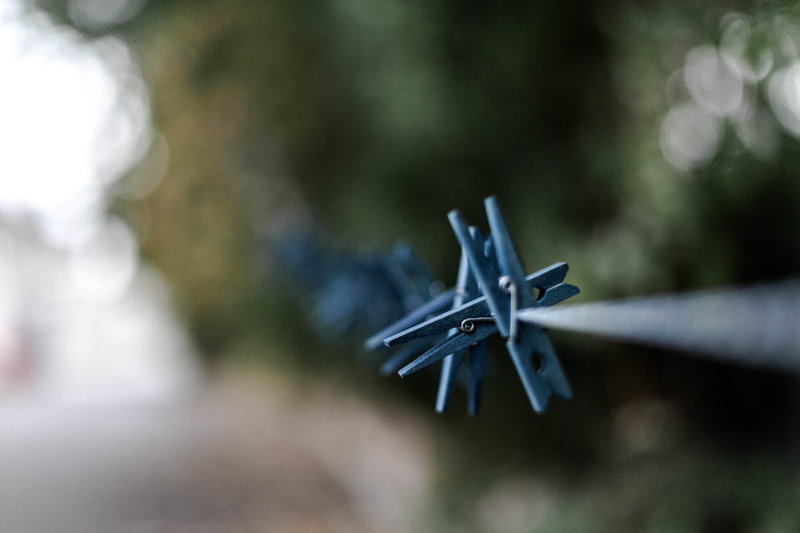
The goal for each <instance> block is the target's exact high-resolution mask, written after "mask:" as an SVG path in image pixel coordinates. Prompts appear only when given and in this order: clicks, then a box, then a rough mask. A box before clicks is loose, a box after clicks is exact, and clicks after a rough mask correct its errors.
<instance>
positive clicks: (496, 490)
mask: <svg viewBox="0 0 800 533" xmlns="http://www.w3.org/2000/svg"><path fill="white" fill-rule="evenodd" d="M0 41H2V42H1V43H0V69H2V82H1V83H0V147H1V149H0V254H1V255H0V258H1V260H0V432H1V433H2V438H0V493H1V494H2V496H1V497H0V528H2V529H3V531H48V530H49V531H52V530H59V531H84V532H85V531H137V532H138V531H193V532H194V531H420V532H428V531H463V532H485V531H492V532H494V531H498V532H505V531H508V532H512V531H513V532H516V531H529V532H540V531H541V532H544V531H589V532H592V531H597V532H601V531H631V532H632V531H651V532H673V531H675V532H677V531H698V532H723V531H724V532H737V531H757V532H782V531H797V530H798V529H800V416H799V415H798V413H799V412H800V411H799V409H800V394H798V376H797V375H796V374H791V373H783V372H778V371H774V370H766V369H758V368H748V367H742V366H737V365H734V364H725V363H723V362H719V361H716V362H711V361H707V360H703V359H698V358H694V357H691V356H690V355H686V354H679V353H675V352H672V351H668V350H657V349H651V348H643V347H637V346H632V345H626V344H619V343H611V342H607V341H601V340H597V339H593V338H589V337H583V336H580V335H574V334H567V333H558V332H555V333H553V334H552V339H553V342H554V345H555V347H556V350H557V352H558V353H559V356H560V358H561V360H562V364H563V366H564V368H565V370H566V372H567V375H568V376H569V379H570V381H571V384H572V387H573V391H574V398H573V399H572V400H570V401H562V400H555V401H554V402H553V403H552V404H551V407H550V408H549V409H548V411H547V412H546V413H545V414H543V415H536V414H535V413H533V411H532V410H531V408H530V406H529V404H528V402H527V399H526V397H525V395H524V391H523V389H522V386H521V384H520V382H519V379H518V377H517V376H516V374H515V372H514V370H513V368H512V365H511V363H510V361H509V359H508V357H507V355H506V352H505V350H504V349H503V346H502V343H500V342H496V344H490V353H491V355H490V358H489V359H490V360H489V367H488V369H487V376H486V381H485V387H484V398H483V406H482V412H481V414H480V416H478V417H475V418H471V417H468V416H467V415H466V412H465V411H466V401H465V398H464V396H465V393H464V391H463V390H456V392H455V394H454V398H453V402H452V404H451V406H450V409H449V411H448V412H447V413H446V414H444V415H436V414H435V413H434V411H433V405H434V398H435V393H436V387H437V382H438V366H437V368H435V369H434V370H432V371H430V372H428V371H423V372H420V373H418V374H415V375H413V376H410V377H408V378H406V379H404V380H402V382H401V381H400V379H399V378H397V377H396V376H388V377H382V376H380V375H379V371H378V369H379V367H380V365H381V363H382V362H383V357H384V355H385V354H383V355H382V354H378V355H375V354H368V353H365V351H364V350H363V348H362V343H363V340H364V339H365V338H366V337H368V336H369V335H370V334H372V333H374V330H375V329H376V327H380V325H382V324H379V323H382V322H386V321H390V320H391V319H393V318H395V317H396V316H398V315H399V314H400V313H401V312H402V311H401V308H402V306H400V305H399V304H398V303H397V295H396V294H394V295H393V294H391V293H390V294H388V295H386V294H384V293H381V290H380V287H381V285H380V283H378V284H377V285H370V284H371V283H374V282H375V274H374V270H375V269H374V268H373V267H374V265H376V264H379V263H381V261H383V258H385V257H386V255H385V254H390V253H391V250H392V249H393V247H394V246H395V244H396V243H397V242H399V241H403V242H405V243H408V244H409V245H411V246H412V247H413V248H414V250H415V251H416V253H417V255H418V256H419V259H420V261H421V262H422V263H423V264H424V265H426V267H427V269H428V270H429V271H430V273H431V275H432V277H433V278H434V279H436V280H440V282H441V286H445V285H446V286H450V285H452V284H453V283H454V282H455V277H456V271H457V267H458V259H459V248H458V246H457V243H456V240H455V238H454V236H453V235H452V233H451V230H450V227H449V224H448V222H447V219H446V213H447V211H449V210H450V209H453V208H459V209H461V211H462V213H463V214H464V215H465V217H466V218H467V220H468V221H470V222H472V223H476V224H481V225H483V223H484V215H483V205H482V199H483V198H484V197H485V196H488V195H490V194H495V195H497V197H498V199H499V201H500V204H501V206H502V208H503V212H504V214H505V216H506V219H507V223H508V226H509V229H510V231H511V234H512V236H513V237H514V238H515V241H516V244H517V248H518V249H519V250H520V253H521V255H522V259H523V262H524V263H525V265H526V267H527V269H528V271H529V272H533V271H535V270H538V269H540V268H543V267H545V266H547V265H549V264H551V263H553V262H555V261H562V260H563V261H567V262H568V263H569V264H570V266H571V270H570V272H569V274H568V276H567V280H566V281H568V282H570V283H573V284H576V285H578V286H579V287H580V288H581V294H580V295H578V296H577V297H575V298H574V299H573V300H574V301H576V302H578V301H585V302H588V301H594V300H602V299H607V298H616V297H623V296H629V295H644V294H654V293H658V292H672V291H681V290H695V289H701V288H709V287H724V286H730V285H743V284H747V283H750V282H755V281H772V280H781V279H786V278H790V277H796V276H797V274H798V272H800V209H798V207H800V142H799V140H800V49H799V47H800V9H799V8H798V7H797V6H796V5H795V3H793V2H780V1H778V2H759V3H755V4H753V3H750V2H739V1H733V0H731V1H715V2H706V3H704V5H702V6H698V5H696V4H695V3H693V2H685V1H682V2H661V1H649V2H643V3H630V2H623V1H614V0H610V1H595V2H589V3H581V4H578V5H564V4H563V3H559V2H522V1H511V2H504V3H502V5H488V4H483V3H480V2H450V3H447V2H444V3H442V2H421V1H416V0H412V1H408V2H390V1H388V0H372V1H365V0H328V1H316V2H314V1H284V0H270V1H262V2H253V1H246V0H231V1H228V2H210V1H187V0H159V1H147V0H36V1H35V2H30V1H26V0H0ZM483 227H484V228H485V225H484V226H483ZM354 272H355V273H354ZM364 272H366V273H364ZM437 286H438V285H437ZM342 287H345V288H342ZM798 327H800V325H798Z"/></svg>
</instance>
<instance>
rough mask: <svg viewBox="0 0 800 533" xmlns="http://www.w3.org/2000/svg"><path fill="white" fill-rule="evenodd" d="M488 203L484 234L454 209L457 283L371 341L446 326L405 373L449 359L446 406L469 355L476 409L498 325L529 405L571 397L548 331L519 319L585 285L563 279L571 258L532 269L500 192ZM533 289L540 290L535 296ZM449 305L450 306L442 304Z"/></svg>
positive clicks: (402, 338)
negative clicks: (511, 229) (489, 343)
mask: <svg viewBox="0 0 800 533" xmlns="http://www.w3.org/2000/svg"><path fill="white" fill-rule="evenodd" d="M485 208H486V214H487V218H488V220H489V228H490V230H491V234H490V237H489V238H486V239H484V237H483V236H482V235H481V234H480V232H479V231H478V230H477V229H476V228H471V227H468V226H467V224H466V223H465V222H464V220H463V218H462V217H461V215H460V214H459V213H458V211H451V212H450V213H449V215H448V217H449V219H450V224H451V226H452V228H453V231H454V232H455V234H456V238H457V239H458V242H459V244H460V245H461V249H462V260H461V265H460V268H459V276H458V283H457V285H456V288H455V289H453V290H452V291H448V292H446V293H443V294H442V295H440V300H438V301H437V300H436V299H434V300H431V301H430V302H428V304H426V305H423V306H422V307H420V308H417V309H416V310H414V311H412V312H411V313H409V314H408V315H407V316H406V317H405V318H404V319H401V320H400V321H398V322H397V323H395V324H394V325H392V326H390V327H388V328H386V329H385V330H383V331H382V332H380V333H378V334H377V335H375V336H374V337H372V338H371V339H370V341H368V343H373V344H374V343H375V342H376V341H377V340H379V339H382V340H383V342H384V344H386V345H387V346H395V345H397V344H400V343H405V342H409V341H412V340H416V339H421V338H427V337H431V336H435V335H443V334H444V333H445V332H446V334H447V336H446V337H445V338H444V340H442V341H440V342H437V343H436V344H435V345H434V346H433V347H432V348H430V349H429V350H428V351H426V352H425V353H423V354H422V355H420V356H419V357H417V358H416V359H415V360H414V361H412V362H411V363H409V364H408V365H406V366H404V367H403V368H401V369H400V371H399V373H400V375H401V376H406V375H408V374H411V373H413V372H416V371H417V370H419V369H421V368H424V367H426V366H428V365H430V364H432V363H434V362H436V361H439V360H441V359H444V363H443V367H442V374H441V378H440V383H439V394H438V398H437V402H436V407H437V410H438V411H443V410H444V409H445V408H446V406H447V403H448V400H449V398H450V395H451V393H452V389H453V384H454V382H455V380H456V377H457V375H458V371H459V368H460V366H461V364H462V361H463V360H464V358H465V357H467V358H468V361H469V364H468V365H467V374H468V376H467V383H468V391H469V412H470V414H475V413H476V412H477V409H478V402H479V396H480V385H481V381H482V378H483V369H484V364H485V350H486V346H485V339H486V338H487V337H489V336H491V335H493V334H495V333H499V334H500V335H501V336H502V337H504V338H505V339H506V348H507V349H508V352H509V354H510V356H511V359H512V361H513V362H514V366H515V368H516V370H517V373H518V374H519V376H520V379H521V380H522V384H523V386H524V388H525V392H526V393H527V395H528V399H529V400H530V402H531V405H532V406H533V408H534V410H536V411H537V412H542V411H544V410H545V408H546V407H547V404H548V402H549V400H550V397H551V396H552V395H553V394H556V395H558V396H561V397H563V398H569V397H570V396H571V395H572V393H571V390H570V387H569V384H568V383H567V379H566V377H565V376H564V373H563V371H562V369H561V364H560V363H559V361H558V358H557V356H556V354H555V351H554V349H553V346H552V344H551V343H550V339H549V337H548V336H547V333H546V332H545V331H544V330H543V329H542V328H541V327H539V326H537V325H535V324H530V323H524V322H521V321H519V320H518V317H517V313H518V312H519V311H521V310H522V309H530V308H536V307H543V306H549V305H553V304H555V303H558V302H560V301H562V300H565V299H567V298H569V297H570V296H573V295H575V294H577V293H578V292H579V291H578V288H577V287H575V286H574V285H570V284H568V283H564V277H565V276H566V274H567V269H568V266H567V264H566V263H555V264H553V265H550V266H549V267H547V268H545V269H542V270H540V271H538V272H536V273H534V274H531V275H529V276H527V277H526V276H525V274H524V269H523V267H522V263H521V262H520V260H519V257H518V255H517V252H516V250H515V249H514V246H513V244H512V242H511V238H510V236H509V234H508V230H507V228H506V225H505V221H504V220H503V217H502V215H501V213H500V209H499V207H498V205H497V201H496V199H495V198H494V197H490V198H487V199H486V200H485ZM534 289H536V290H537V291H538V295H537V296H536V297H534V295H533V290H534ZM434 301H435V304H434V303H433V302H434ZM448 306H449V307H450V310H449V311H445V312H442V311H443V309H446V307H448ZM436 313H440V314H436ZM431 315H434V316H432V317H431Z"/></svg>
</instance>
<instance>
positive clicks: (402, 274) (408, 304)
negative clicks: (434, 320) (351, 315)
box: [364, 245, 455, 375]
mask: <svg viewBox="0 0 800 533" xmlns="http://www.w3.org/2000/svg"><path fill="white" fill-rule="evenodd" d="M381 265H382V271H383V272H384V274H385V275H386V277H387V280H388V285H390V286H391V287H392V289H393V291H394V292H395V293H397V297H398V299H399V300H400V301H401V302H402V305H403V308H404V312H405V313H406V315H405V316H404V317H402V318H401V319H400V320H398V321H396V322H394V323H392V324H390V325H389V326H386V327H384V328H383V329H382V330H381V331H379V332H378V333H376V334H375V335H373V336H372V337H370V338H369V339H367V340H366V341H365V343H364V347H365V348H366V349H367V350H370V351H379V350H380V349H381V348H384V343H383V339H384V338H386V337H388V336H390V335H393V334H395V333H397V332H398V331H402V330H404V329H406V328H408V327H410V326H413V325H414V324H416V323H418V322H420V321H421V320H424V319H425V318H427V317H429V316H431V315H435V314H437V313H441V312H442V311H444V310H445V309H447V308H449V307H450V306H451V305H452V301H453V297H454V295H455V289H451V290H449V291H444V292H439V291H440V290H441V289H439V288H438V285H439V284H438V283H437V282H435V281H434V279H433V277H432V276H431V275H430V274H429V273H428V271H427V269H426V268H425V267H424V265H423V264H422V262H421V261H420V260H419V259H418V258H417V256H416V254H414V252H413V250H412V249H411V248H410V247H409V246H407V245H398V246H396V247H395V249H394V251H393V253H392V254H391V255H387V256H385V257H384V258H383V261H382V262H381ZM440 338H441V336H434V337H430V338H418V339H415V340H414V341H413V342H411V343H409V344H408V345H406V346H404V347H403V348H402V349H400V350H397V351H395V352H394V353H393V354H391V355H390V356H389V358H388V359H387V360H386V361H384V363H383V364H382V365H381V374H384V375H386V374H391V373H393V372H396V371H397V369H398V368H400V367H402V366H403V365H405V364H406V363H408V361H409V360H411V359H413V358H414V357H415V356H416V354H418V353H420V351H425V350H426V349H428V348H430V347H431V346H432V345H433V344H435V343H436V342H438V341H439V340H440Z"/></svg>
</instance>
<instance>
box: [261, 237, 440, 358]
mask: <svg viewBox="0 0 800 533" xmlns="http://www.w3.org/2000/svg"><path fill="white" fill-rule="evenodd" d="M269 252H270V256H271V257H272V259H273V260H277V263H278V264H277V265H276V266H278V267H280V270H282V271H283V272H285V273H286V274H287V275H288V276H289V277H290V278H291V281H292V286H294V287H296V289H297V290H298V292H299V293H300V294H301V295H302V296H304V298H302V299H301V300H303V301H304V302H305V303H306V304H307V307H308V308H309V310H308V316H309V324H310V326H311V327H312V328H313V329H314V330H315V331H316V332H317V333H318V334H319V335H320V336H321V337H323V338H341V337H345V336H360V337H362V338H363V335H364V334H365V333H369V332H372V331H375V330H376V329H378V328H381V327H383V326H385V325H386V324H388V323H390V322H393V321H395V320H397V319H398V318H399V317H401V316H403V315H404V314H406V313H408V312H410V311H411V310H413V309H416V308H418V307H419V306H420V305H422V304H423V303H424V302H426V301H428V300H429V299H430V298H431V297H432V295H435V294H436V292H437V290H438V287H439V284H437V283H436V282H435V281H434V279H433V277H432V276H431V275H430V273H429V272H428V271H427V269H426V268H425V267H424V265H423V264H422V263H421V262H420V260H419V259H418V258H417V256H416V254H414V252H413V251H412V250H411V248H410V247H409V246H407V245H404V244H398V245H397V246H395V248H394V249H393V250H392V251H391V252H388V253H373V252H362V253H352V252H348V251H342V250H338V249H336V248H335V247H334V246H332V245H331V244H330V243H328V242H327V241H326V240H324V239H320V238H319V237H318V236H316V235H314V234H313V233H310V232H303V233H297V232H295V233H292V234H289V235H284V236H283V237H282V238H281V239H280V240H278V241H277V242H272V243H270V244H269ZM394 370H396V368H395V369H394ZM387 371H388V372H392V371H393V370H392V369H389V370H387Z"/></svg>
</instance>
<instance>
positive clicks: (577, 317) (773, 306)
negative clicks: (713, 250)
mask: <svg viewBox="0 0 800 533" xmlns="http://www.w3.org/2000/svg"><path fill="white" fill-rule="evenodd" d="M517 317H518V318H519V320H522V321H524V322H529V323H533V324H537V325H540V326H543V327H546V328H550V329H560V330H569V331H575V332H583V333H589V334H595V335H601V336H603V337H609V338H613V339H618V340H624V341H631V342H637V343H642V344H649V345H655V346H662V347H668V348H675V349H679V350H685V351H689V352H696V353H700V354H706V355H710V356H715V357H719V358H722V359H734V360H737V361H739V362H742V363H746V364H752V365H757V366H775V367H780V368H784V369H790V370H795V371H800V281H798V280H790V281H785V282H780V283H774V284H764V285H757V286H752V287H748V288H741V289H723V290H712V291H701V292H692V293H683V294H673V295H670V294H667V295H662V296H655V297H651V298H638V299H631V300H619V301H611V302H595V303H586V304H574V305H563V306H556V307H540V308H528V309H522V310H520V311H519V312H518V313H517Z"/></svg>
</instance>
